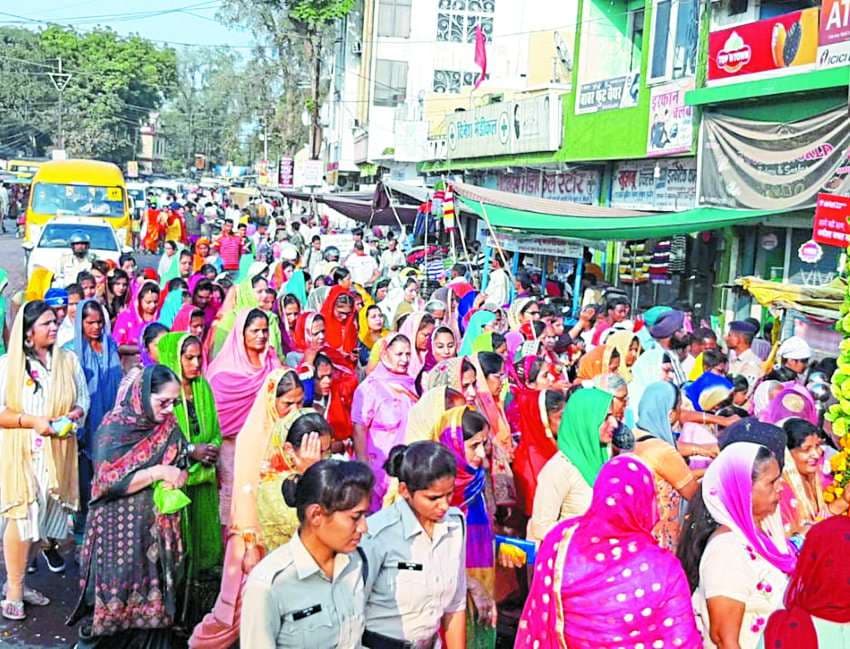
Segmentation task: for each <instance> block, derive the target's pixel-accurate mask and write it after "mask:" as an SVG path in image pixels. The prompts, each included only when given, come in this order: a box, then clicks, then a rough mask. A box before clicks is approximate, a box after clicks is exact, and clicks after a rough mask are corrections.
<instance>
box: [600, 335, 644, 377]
mask: <svg viewBox="0 0 850 649" xmlns="http://www.w3.org/2000/svg"><path fill="white" fill-rule="evenodd" d="M641 351H642V349H641V346H640V339H639V338H638V337H637V336H636V335H635V334H634V333H633V332H631V331H614V332H613V333H611V334H609V336H608V337H607V338H606V339H605V356H603V359H602V366H603V367H606V366H610V365H611V359H612V357H613V356H614V353H615V352H616V354H617V356H618V358H619V359H620V362H619V364H618V365H617V369H616V372H617V374H619V375H620V376H622V377H623V380H624V381H626V382H627V383H628V382H629V381H631V380H632V365H634V364H635V361H636V360H637V359H638V356H640V354H641Z"/></svg>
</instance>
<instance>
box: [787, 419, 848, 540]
mask: <svg viewBox="0 0 850 649" xmlns="http://www.w3.org/2000/svg"><path fill="white" fill-rule="evenodd" d="M782 430H783V431H784V432H785V435H786V450H785V466H784V467H783V469H782V483H783V488H782V496H781V497H780V500H779V512H780V514H781V515H782V526H783V528H784V529H785V536H787V537H788V538H790V539H791V540H792V541H794V543H795V545H798V546H800V545H802V543H803V540H804V539H805V538H806V535H807V533H808V531H809V530H810V529H811V527H812V526H813V525H815V524H816V523H817V522H818V521H822V520H824V519H825V518H829V517H830V516H840V515H841V514H844V513H845V512H846V511H847V509H848V507H850V489H846V488H845V489H844V491H843V492H842V494H841V496H840V497H839V498H835V497H834V496H833V499H832V500H831V502H827V499H826V498H824V487H825V486H826V484H829V482H831V480H832V476H830V475H829V474H827V473H824V466H823V464H824V448H823V446H824V444H825V443H826V439H827V437H826V434H825V433H824V432H823V430H821V429H820V428H818V427H817V426H815V425H814V424H812V423H811V422H809V421H806V420H805V419H799V418H793V417H792V418H790V419H786V420H785V421H784V422H783V424H782Z"/></svg>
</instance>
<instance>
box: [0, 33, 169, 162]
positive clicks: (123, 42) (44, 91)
mask: <svg viewBox="0 0 850 649" xmlns="http://www.w3.org/2000/svg"><path fill="white" fill-rule="evenodd" d="M0 42H2V43H3V55H4V57H10V58H11V57H14V58H15V59H17V60H14V61H12V60H8V59H4V60H2V63H1V64H0V89H2V90H0V108H1V109H6V110H7V111H9V112H8V113H5V112H4V114H9V115H10V116H11V118H12V119H13V120H14V122H13V123H11V122H10V124H12V129H14V130H8V131H2V130H0V144H3V143H7V144H8V146H10V147H12V148H20V149H23V150H25V151H26V152H28V153H30V154H33V155H43V154H44V153H45V152H46V149H47V147H49V146H50V145H51V144H54V145H55V144H56V143H57V141H58V136H59V133H58V122H59V98H58V94H57V92H56V90H55V89H54V87H53V84H52V82H51V80H50V78H49V76H48V74H47V73H49V72H50V71H53V70H55V69H56V62H57V59H58V58H60V57H61V59H62V65H63V70H64V71H66V72H68V73H70V74H71V79H70V81H69V82H68V84H67V86H66V87H65V90H64V93H63V104H64V109H63V118H64V119H63V121H64V132H65V148H66V149H67V151H68V153H69V155H72V156H77V157H91V158H99V159H102V160H111V161H113V162H117V163H123V162H124V161H126V160H127V159H129V158H130V157H131V156H132V154H133V147H134V144H135V142H136V139H137V137H138V128H139V126H140V125H141V124H142V123H144V122H146V121H147V119H148V114H149V113H150V112H152V111H156V110H157V109H158V108H159V106H160V105H161V104H162V102H163V101H164V99H165V96H166V95H167V94H168V93H169V92H170V91H171V89H172V87H173V86H174V83H175V81H176V78H177V56H176V54H175V52H174V51H173V50H171V49H164V48H159V47H157V46H155V45H154V44H153V43H151V42H150V41H146V40H144V39H142V38H140V37H138V36H130V37H126V38H125V37H121V36H118V35H117V34H116V33H115V32H113V31H111V30H108V29H101V28H98V29H95V30H93V31H91V32H86V33H85V34H80V33H78V32H76V31H74V30H72V29H68V28H62V27H57V26H51V27H48V28H46V29H44V30H42V31H39V32H31V31H28V30H24V29H7V28H4V29H0ZM22 136H23V138H22Z"/></svg>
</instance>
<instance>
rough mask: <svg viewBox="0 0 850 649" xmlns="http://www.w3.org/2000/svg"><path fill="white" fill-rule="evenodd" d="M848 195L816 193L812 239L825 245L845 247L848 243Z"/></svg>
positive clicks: (849, 229)
mask: <svg viewBox="0 0 850 649" xmlns="http://www.w3.org/2000/svg"><path fill="white" fill-rule="evenodd" d="M848 216H850V197H848V196H835V195H833V194H818V201H817V204H816V207H815V220H814V224H813V232H812V239H814V240H815V241H817V242H818V243H822V244H824V245H825V246H835V247H836V248H846V247H847V244H848V243H850V226H848V225H847V217H848Z"/></svg>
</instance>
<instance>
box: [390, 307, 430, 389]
mask: <svg viewBox="0 0 850 649" xmlns="http://www.w3.org/2000/svg"><path fill="white" fill-rule="evenodd" d="M435 328H436V323H435V321H434V316H432V315H431V314H430V313H426V312H425V311H417V312H416V313H411V314H410V315H409V316H408V317H407V319H406V320H405V321H404V324H403V325H402V326H401V328H400V329H399V333H400V334H402V335H403V336H404V337H405V338H407V339H408V340H409V341H410V343H411V345H412V350H411V354H410V365H409V366H408V368H407V372H408V374H410V376H412V377H413V378H414V379H415V378H416V377H417V376H419V372H421V371H422V367H423V366H424V365H425V356H426V354H427V353H428V341H429V340H430V339H431V334H432V333H434V329H435Z"/></svg>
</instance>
